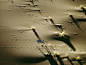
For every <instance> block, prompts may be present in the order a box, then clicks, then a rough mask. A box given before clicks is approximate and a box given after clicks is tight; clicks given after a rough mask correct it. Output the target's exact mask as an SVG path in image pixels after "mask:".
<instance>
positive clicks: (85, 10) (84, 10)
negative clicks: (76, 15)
mask: <svg viewBox="0 0 86 65" xmlns="http://www.w3.org/2000/svg"><path fill="white" fill-rule="evenodd" d="M76 12H84V14H85V15H86V9H84V8H83V9H82V10H76Z"/></svg>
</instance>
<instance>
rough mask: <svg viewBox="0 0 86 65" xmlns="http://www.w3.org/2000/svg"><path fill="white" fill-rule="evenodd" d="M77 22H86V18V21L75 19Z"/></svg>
mask: <svg viewBox="0 0 86 65" xmlns="http://www.w3.org/2000/svg"><path fill="white" fill-rule="evenodd" d="M75 20H76V21H77V22H86V18H85V19H81V18H77V19H75Z"/></svg>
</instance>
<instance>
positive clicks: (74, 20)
mask: <svg viewBox="0 0 86 65" xmlns="http://www.w3.org/2000/svg"><path fill="white" fill-rule="evenodd" d="M70 17H71V19H72V20H73V22H74V23H75V24H76V25H77V27H78V28H79V29H80V30H81V28H80V26H79V24H78V23H77V21H76V20H75V19H74V17H73V15H70Z"/></svg>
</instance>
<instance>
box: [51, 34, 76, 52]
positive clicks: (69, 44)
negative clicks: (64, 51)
mask: <svg viewBox="0 0 86 65" xmlns="http://www.w3.org/2000/svg"><path fill="white" fill-rule="evenodd" d="M51 38H52V39H54V40H59V41H62V42H64V43H66V44H67V45H68V46H69V47H70V48H72V49H73V51H75V50H76V49H75V47H74V46H73V44H72V43H71V41H70V37H69V36H67V35H64V36H62V37H59V36H52V37H51Z"/></svg>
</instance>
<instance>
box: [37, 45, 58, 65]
mask: <svg viewBox="0 0 86 65" xmlns="http://www.w3.org/2000/svg"><path fill="white" fill-rule="evenodd" d="M43 47H44V46H43ZM37 48H38V49H39V50H40V52H41V53H42V54H43V55H44V56H45V58H46V59H47V60H48V61H49V63H50V65H58V63H57V62H56V61H55V60H54V58H53V56H52V55H51V52H50V51H49V49H48V47H47V46H45V47H44V48H45V49H46V50H47V52H48V54H45V53H44V52H42V50H41V49H40V48H39V47H38V46H37Z"/></svg>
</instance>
